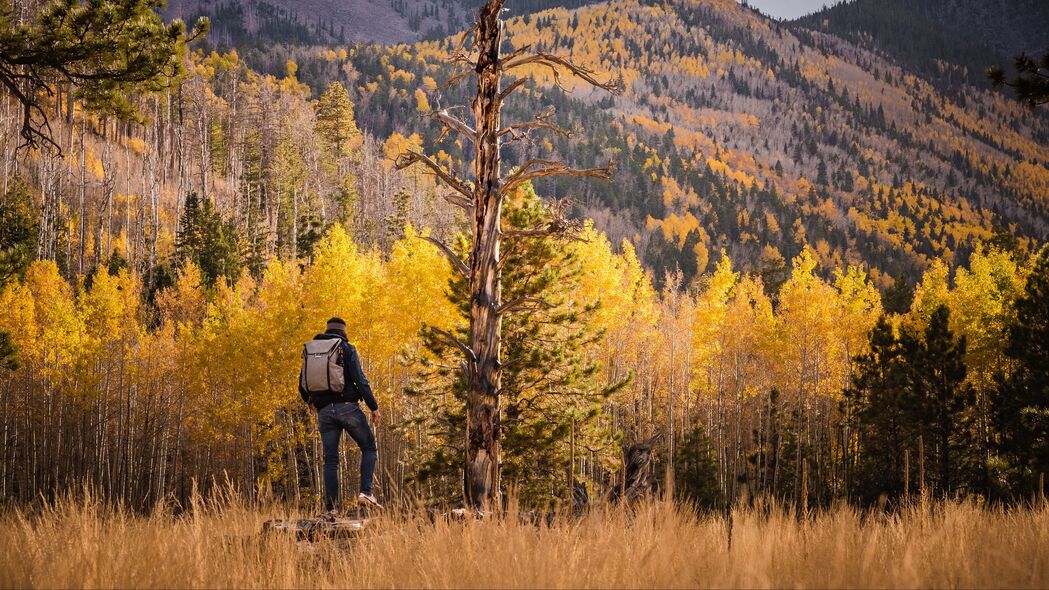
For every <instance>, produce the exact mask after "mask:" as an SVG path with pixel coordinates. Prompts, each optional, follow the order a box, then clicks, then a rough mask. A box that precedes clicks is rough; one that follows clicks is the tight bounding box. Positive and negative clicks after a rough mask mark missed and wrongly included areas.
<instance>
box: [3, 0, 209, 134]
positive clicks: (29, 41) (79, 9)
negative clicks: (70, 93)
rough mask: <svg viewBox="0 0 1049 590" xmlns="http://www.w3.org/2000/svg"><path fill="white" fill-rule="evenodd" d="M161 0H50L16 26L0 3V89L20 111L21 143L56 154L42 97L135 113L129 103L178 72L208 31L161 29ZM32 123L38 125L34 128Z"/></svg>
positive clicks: (202, 27) (178, 24)
mask: <svg viewBox="0 0 1049 590" xmlns="http://www.w3.org/2000/svg"><path fill="white" fill-rule="evenodd" d="M163 5H164V2H163V0H93V1H92V2H82V1H81V0H54V1H52V2H50V3H48V4H46V5H45V7H44V8H43V9H42V10H41V11H40V12H39V13H38V14H37V15H36V18H35V19H33V21H32V22H28V23H21V24H18V23H16V22H15V19H14V17H13V15H12V13H11V6H10V3H9V2H6V1H5V2H3V3H0V66H2V67H0V85H3V86H4V87H5V88H7V90H9V91H10V92H11V94H13V95H14V97H15V98H16V99H17V100H18V101H19V103H21V105H22V127H21V136H22V139H23V140H24V141H25V142H26V143H28V144H30V145H36V144H38V143H41V142H42V143H44V144H46V145H49V146H52V147H55V148H57V147H58V146H57V144H55V142H54V141H53V140H52V139H51V128H50V126H49V124H48V116H47V109H46V108H45V104H46V103H45V102H44V101H45V96H51V95H52V94H53V90H52V88H53V86H54V85H56V84H65V85H70V86H72V87H74V88H75V89H76V95H77V97H78V98H79V99H80V100H81V101H83V103H84V104H85V105H86V106H88V107H89V108H93V109H96V110H101V111H104V112H107V113H113V114H116V115H119V116H132V115H135V114H136V110H135V107H134V106H133V105H132V102H131V96H132V95H133V94H134V93H135V91H136V90H139V89H143V88H150V87H158V86H160V85H163V84H165V83H166V82H167V81H168V80H170V79H171V78H173V77H175V76H177V75H179V74H180V73H181V72H182V62H181V58H182V54H183V52H184V51H185V44H186V42H187V41H189V40H192V39H194V38H196V37H198V36H200V35H203V34H204V33H205V32H206V31H207V29H208V21H207V19H206V18H202V19H201V20H200V21H198V22H197V24H196V26H195V27H194V29H193V31H192V32H191V33H190V35H189V36H188V37H187V34H186V26H185V24H184V23H183V22H182V21H181V20H176V21H173V22H171V23H169V24H165V23H164V21H163V20H162V19H161V18H160V15H159V14H158V12H157V10H158V9H160V8H162V7H163ZM34 118H36V119H38V120H37V122H34Z"/></svg>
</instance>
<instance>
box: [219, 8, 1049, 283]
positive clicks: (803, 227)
mask: <svg viewBox="0 0 1049 590" xmlns="http://www.w3.org/2000/svg"><path fill="white" fill-rule="evenodd" d="M940 4H943V6H940ZM963 4H964V3H934V2H933V3H919V4H918V5H916V6H915V7H912V8H911V9H907V10H912V9H913V10H915V11H919V12H920V13H921V19H919V18H918V16H916V17H915V19H913V22H914V23H923V22H928V21H929V19H932V18H934V17H935V18H937V19H938V20H937V22H939V21H943V20H946V21H949V22H953V23H956V24H955V25H953V26H954V28H951V27H950V26H946V25H945V27H944V28H942V29H936V30H937V31H941V33H942V31H954V30H955V29H957V30H958V31H959V32H958V34H957V35H954V34H953V33H951V34H950V39H948V38H947V36H942V37H936V36H930V35H924V36H923V35H917V34H909V33H900V34H899V35H895V34H894V35H891V36H889V35H881V34H875V33H870V34H867V33H863V34H861V33H856V34H853V33H851V32H850V31H851V30H852V29H850V28H849V27H852V28H855V27H859V26H861V25H862V26H863V27H867V28H868V29H870V28H871V27H890V25H889V24H885V22H884V19H885V18H888V17H884V15H885V14H893V15H896V16H893V17H892V18H896V19H899V18H900V17H899V16H898V15H900V14H909V13H908V12H907V11H906V10H902V9H901V10H900V11H895V12H894V11H891V10H888V9H886V10H885V11H883V12H879V11H878V9H877V7H873V6H872V7H865V5H863V3H849V4H847V5H842V6H837V7H835V8H834V9H832V10H831V11H830V12H828V13H826V15H825V16H826V17H827V18H825V19H822V20H821V21H819V22H816V21H814V20H813V19H808V20H802V21H799V22H798V23H795V24H777V23H774V22H771V21H769V20H767V19H765V18H764V17H762V16H760V15H758V14H756V13H754V12H751V11H749V10H747V9H745V8H741V7H739V6H737V5H736V4H735V3H734V2H728V1H724V2H669V3H665V4H659V5H646V3H642V2H635V1H631V0H623V1H617V2H612V3H607V4H600V5H596V6H586V7H583V8H580V9H578V10H575V11H568V10H564V9H556V10H553V11H551V12H544V13H540V14H538V15H535V16H531V15H528V16H523V17H520V18H514V19H511V20H510V21H509V23H510V24H509V26H510V39H511V43H512V44H513V45H514V46H515V47H519V46H523V45H527V44H535V46H536V47H538V48H541V49H543V50H547V51H551V52H554V53H558V54H562V55H565V56H570V57H572V58H573V59H575V60H577V61H581V62H582V63H584V64H586V65H588V66H590V67H591V68H593V69H595V70H596V71H598V72H604V73H607V74H608V75H610V76H622V77H623V79H624V81H626V82H627V92H626V94H625V95H624V96H622V97H620V98H617V99H615V100H613V99H610V98H600V97H597V96H593V97H589V96H588V95H586V94H575V95H565V94H564V93H562V92H561V91H560V90H559V89H556V88H554V87H553V85H552V84H548V86H549V88H547V90H548V92H546V93H545V97H544V98H543V99H542V101H530V100H527V99H526V100H523V101H520V102H519V103H515V104H511V105H510V108H511V114H517V115H519V116H526V115H525V114H526V113H530V112H533V111H534V110H535V109H536V108H540V109H541V108H545V107H547V106H550V107H556V109H557V111H558V114H557V120H558V122H560V123H561V124H562V125H565V126H567V127H569V128H574V129H576V130H579V131H582V130H585V132H580V133H575V134H574V136H572V137H558V136H552V137H549V138H546V139H545V141H547V142H549V144H548V145H550V146H551V147H552V148H553V149H554V151H555V152H557V153H559V154H560V155H562V156H565V157H567V159H569V160H571V161H574V162H576V163H578V164H580V165H593V164H594V163H596V162H601V161H603V160H605V159H607V158H612V159H613V160H614V161H615V163H616V165H617V169H618V170H617V174H616V178H615V182H614V183H613V184H611V185H607V186H601V185H595V184H594V183H589V182H580V181H575V180H566V181H560V182H559V183H557V184H554V183H546V184H540V185H539V187H538V188H539V189H540V192H541V193H543V194H545V195H546V196H548V197H572V198H573V199H575V200H576V201H577V202H578V203H579V206H578V208H577V214H579V215H580V216H583V217H589V218H593V219H595V220H597V222H598V225H599V227H601V228H602V229H604V230H606V231H608V232H609V233H610V235H612V236H613V237H614V238H615V239H617V240H618V239H620V238H630V239H631V240H632V241H633V242H634V243H635V245H636V246H637V247H638V250H639V252H640V253H641V256H642V259H643V260H644V261H645V262H646V264H648V265H649V266H651V267H652V268H654V269H655V270H656V272H657V274H662V272H663V270H664V269H672V268H675V267H677V268H681V269H682V270H684V272H685V274H686V281H691V280H692V279H693V278H694V277H695V276H698V275H700V274H702V272H703V271H704V270H706V269H707V268H708V267H709V265H710V262H711V260H712V258H713V257H712V254H713V253H716V252H718V251H720V250H721V249H722V248H726V249H727V250H728V251H729V254H730V256H732V257H733V259H734V260H735V261H736V262H737V263H738V264H740V265H741V266H742V267H743V268H747V269H760V270H762V271H764V272H766V273H768V274H769V275H770V276H779V277H782V275H783V270H784V268H785V262H784V261H786V260H789V259H790V258H791V257H792V256H794V255H796V254H797V253H798V252H799V251H800V249H801V247H802V245H804V244H806V243H808V244H812V245H814V246H815V247H816V248H817V250H818V252H819V254H820V258H821V262H823V263H825V264H827V265H828V266H833V265H835V264H840V263H842V262H863V263H865V264H869V265H870V266H871V267H872V274H873V275H874V276H875V280H876V282H877V283H878V284H879V285H880V286H882V287H885V286H887V285H888V284H889V283H890V280H891V277H892V276H895V275H901V274H902V275H905V276H907V277H909V278H911V279H912V280H913V279H914V278H915V277H917V275H918V274H919V273H920V272H921V271H922V269H924V268H925V267H927V265H928V263H929V261H930V260H931V259H932V258H935V257H946V258H948V259H957V261H959V262H964V261H965V259H966V257H967V255H968V253H969V252H971V250H972V248H973V246H974V244H975V243H976V241H978V240H983V241H987V240H990V239H992V238H993V236H994V232H995V231H996V228H997V229H998V230H1000V233H1001V232H1009V233H1015V234H1016V235H1018V236H1019V237H1020V239H1021V240H1026V239H1030V238H1035V239H1040V238H1041V237H1043V236H1044V235H1045V232H1046V229H1047V227H1046V216H1045V215H1046V213H1045V211H1046V209H1045V205H1046V204H1045V203H1044V200H1043V199H1042V195H1044V194H1045V190H1046V188H1047V187H1046V183H1047V178H1049V173H1047V170H1046V165H1047V161H1049V155H1047V153H1049V152H1047V148H1046V147H1045V146H1046V144H1047V139H1049V121H1047V118H1046V116H1045V115H1044V114H1041V113H1032V112H1029V111H1025V110H1024V109H1022V108H1020V107H1018V106H1017V105H1015V104H1013V103H1012V102H1011V101H1008V100H1007V99H1005V98H1004V97H1002V96H1001V95H1000V94H999V93H997V92H994V91H991V90H990V89H988V88H987V85H986V84H985V83H984V80H983V74H982V70H981V69H980V67H979V66H978V64H980V63H985V64H989V63H994V62H995V61H996V60H1004V59H1006V58H1003V57H1002V55H1003V53H1004V52H1007V51H1010V50H1012V49H1013V48H1014V46H1015V45H1016V43H1017V42H1015V41H1013V42H1009V43H999V45H998V46H997V47H999V48H1000V49H995V50H990V49H987V45H986V44H984V45H980V44H979V40H980V39H984V38H986V39H992V40H993V39H997V38H999V37H996V36H995V35H996V34H997V33H1002V34H1003V35H1005V32H1006V31H1007V30H1009V29H1008V25H1009V23H1013V24H1016V23H1014V22H1013V20H1009V19H1008V18H1005V17H1003V18H1001V19H999V20H997V21H996V20H992V19H985V21H986V22H987V23H989V24H987V28H986V29H977V28H975V25H973V24H972V23H973V22H974V19H975V18H977V17H975V16H973V15H978V14H983V12H982V11H984V8H981V9H979V10H977V9H975V8H973V9H971V10H970V9H969V8H968V7H966V6H965V5H963ZM222 6H227V7H228V6H233V4H230V5H222ZM236 6H239V5H236ZM369 6H371V5H369ZM1014 8H1015V7H1014ZM1019 8H1023V7H1019ZM1028 8H1030V10H1031V11H1032V12H1033V13H1034V14H1035V15H1037V11H1038V10H1041V9H1040V8H1038V7H1028ZM987 10H990V9H987ZM322 13H323V14H328V12H322ZM992 13H993V14H1001V13H1006V14H1015V12H1009V11H1005V10H1004V9H1003V11H1002V12H1000V13H996V12H993V11H990V12H988V14H992ZM878 15H882V16H881V17H879V16H878ZM949 15H954V16H953V20H952V19H951V18H947V16H949ZM961 15H968V16H966V17H965V18H963V17H962V16H961ZM831 17H833V18H831ZM879 18H882V20H879ZM922 19H925V20H922ZM1033 20H1035V21H1037V18H1034V19H1033ZM233 21H234V22H236V19H233ZM219 22H220V24H219V25H218V27H219V28H220V29H221V26H222V25H221V22H222V19H219ZM333 22H334V21H333ZM996 23H997V24H996ZM915 26H919V25H917V24H916V25H915ZM1017 26H1019V25H1017ZM333 27H334V25H331V24H329V25H324V26H322V27H321V29H323V30H324V31H329V32H330V31H334V28H333ZM828 27H829V28H828ZM966 27H968V28H966ZM890 28H891V27H890ZM383 30H389V29H386V28H384V29H383ZM863 30H864V31H866V30H867V29H863ZM872 30H873V29H872ZM894 30H895V29H894ZM825 31H829V32H833V33H837V34H840V35H842V37H838V36H834V35H830V34H827V32H825ZM982 31H986V33H984V34H981V32H982ZM322 32H323V31H322ZM938 34H940V33H938ZM864 35H866V36H864ZM942 35H948V33H942ZM314 37H316V36H314ZM336 37H341V34H337V35H336ZM1006 37H1007V38H1009V39H1014V38H1015V37H1014V36H1013V35H1006ZM216 38H218V39H220V40H221V39H222V34H221V32H220V33H219V34H218V37H216ZM1025 38H1027V39H1031V40H1030V41H1027V42H1026V43H1028V44H1031V43H1037V42H1038V40H1039V36H1038V35H1037V34H1035V33H1030V34H1028V35H1026V37H1025ZM309 39H312V41H309V42H317V41H318V39H326V40H327V41H332V39H333V38H332V37H331V35H328V36H327V37H325V36H324V35H321V36H320V37H319V38H311V37H309V36H307V37H304V38H303V39H300V40H298V41H295V40H286V41H287V42H292V44H289V45H281V44H278V45H272V44H270V45H266V46H262V47H259V46H253V45H252V43H250V42H249V43H247V44H246V45H245V46H244V47H242V48H241V51H240V53H241V59H242V60H243V61H244V63H245V64H246V65H248V66H250V67H251V68H253V69H255V70H258V71H261V72H264V73H269V74H275V75H277V76H280V75H282V74H283V73H284V71H285V66H286V63H285V62H286V61H287V60H288V59H291V60H293V61H295V63H296V66H297V68H298V70H299V71H300V75H299V78H301V79H302V80H303V82H304V83H305V84H307V85H309V87H310V90H311V94H312V96H314V97H315V96H318V95H319V94H320V93H321V92H323V91H324V89H325V88H326V87H327V84H328V83H329V82H331V81H336V80H337V81H340V82H341V83H342V84H343V85H344V86H345V87H346V88H347V90H348V92H349V94H350V99H351V100H352V101H353V103H354V104H355V107H356V110H355V112H356V116H357V123H358V125H359V126H360V128H361V129H362V130H364V131H365V132H366V133H369V134H370V135H372V136H374V137H375V138H376V139H377V140H378V141H380V142H381V141H385V139H386V138H388V137H390V136H391V134H393V133H395V132H396V133H399V134H401V135H403V136H406V137H410V136H412V134H413V133H418V134H419V136H420V138H421V139H423V140H432V139H435V138H436V134H437V132H438V130H437V129H436V128H435V127H432V126H428V125H427V124H426V123H425V121H424V120H423V119H422V118H421V117H418V116H416V115H417V114H418V113H419V112H420V110H419V107H420V105H423V106H425V107H429V106H434V105H444V104H452V103H458V102H461V99H462V98H463V96H462V94H461V92H460V89H457V88H456V89H439V88H438V86H439V85H440V84H442V83H443V81H444V80H445V79H447V77H448V76H449V71H448V69H447V68H446V66H445V65H444V60H445V58H446V57H447V56H448V54H449V52H450V50H451V47H452V45H451V44H452V43H453V41H452V39H451V38H449V39H448V40H444V41H436V42H427V43H423V44H420V45H414V46H394V47H381V46H373V45H356V46H351V47H348V48H346V47H344V46H341V45H339V44H338V43H335V45H334V48H328V47H323V48H314V47H315V46H311V45H309V43H307V45H302V44H301V43H303V42H304V40H309ZM872 39H873V40H872ZM914 39H921V40H922V41H921V42H922V43H923V45H922V48H921V51H917V50H912V48H910V47H909V46H907V47H902V46H898V43H897V42H903V40H914ZM955 41H957V42H955ZM907 42H912V41H907ZM913 42H915V43H917V42H918V41H913ZM894 43H897V44H896V45H894ZM894 47H895V49H894ZM985 51H987V52H988V53H986V54H985V53H983V52H985ZM937 52H940V53H937ZM930 55H942V56H943V58H941V59H939V60H935V64H934V65H930V63H932V62H930V61H929V60H931V59H932V58H931V57H930ZM954 60H956V61H954ZM951 72H956V74H957V75H954V74H951ZM945 87H950V88H953V90H951V91H949V92H946V93H945V92H943V89H944V88H945ZM420 93H421V94H422V95H423V96H424V98H425V100H426V102H425V104H424V103H422V102H420V100H419V94H420ZM219 95H220V96H221V93H220V94H219ZM441 148H442V149H443V150H444V152H445V153H446V154H448V156H449V158H450V161H452V162H453V163H456V164H459V163H461V162H462V161H463V159H464V158H465V157H467V155H468V154H466V153H464V151H463V149H462V147H461V146H458V145H455V144H454V143H452V141H451V140H450V139H446V140H445V142H444V143H443V144H442V145H441ZM512 149H513V150H514V151H513V153H514V155H515V156H517V157H518V158H522V159H523V158H525V157H526V156H528V155H529V149H530V148H528V147H525V146H515V147H514V148H512ZM522 161H523V160H522ZM219 173H220V174H221V171H219Z"/></svg>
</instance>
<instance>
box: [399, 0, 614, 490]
mask: <svg viewBox="0 0 1049 590" xmlns="http://www.w3.org/2000/svg"><path fill="white" fill-rule="evenodd" d="M504 2H505V0H489V1H488V2H487V3H486V4H485V5H484V6H483V7H482V8H481V12H480V16H479V17H478V20H477V24H476V25H474V28H473V29H471V31H470V32H469V33H468V34H467V36H464V37H463V44H462V45H463V46H465V41H466V39H467V38H468V37H469V35H470V34H472V35H473V43H472V49H473V51H475V52H476V56H474V55H473V54H471V55H467V54H466V51H465V50H464V47H460V51H459V52H458V54H457V55H456V56H455V58H454V61H455V62H456V63H465V64H467V65H468V66H469V68H470V69H468V70H466V71H463V72H460V73H458V74H457V75H456V76H455V77H454V78H453V80H452V81H453V82H455V81H458V80H462V79H465V78H466V77H468V76H470V75H473V76H476V78H477V93H476V95H475V97H474V100H473V103H472V104H471V107H472V109H473V114H474V120H475V125H476V129H473V128H470V126H469V125H467V124H466V123H465V122H463V121H460V120H458V119H456V118H455V117H454V116H452V115H451V114H449V112H448V111H447V110H439V111H434V112H432V113H431V116H432V117H433V118H434V119H436V120H437V121H438V122H439V123H441V124H442V125H444V126H445V127H447V129H448V130H451V131H455V132H457V133H459V134H460V135H463V136H465V137H466V138H467V139H469V140H470V141H471V142H472V143H473V146H474V154H475V155H474V166H473V173H474V182H473V186H470V184H468V183H466V182H464V181H463V180H460V179H459V178H457V177H456V176H455V174H454V173H453V172H451V171H449V170H447V169H445V168H443V167H442V166H441V165H440V164H438V163H437V162H435V161H434V160H433V159H432V158H429V157H428V156H425V155H424V154H422V153H421V152H416V151H409V152H408V153H406V154H402V156H401V158H399V159H398V163H397V167H398V168H406V167H408V166H411V165H412V164H415V163H422V164H425V165H426V166H427V167H429V168H430V169H431V170H432V171H433V172H434V174H436V175H437V176H438V177H439V178H440V179H441V180H442V181H443V182H444V183H445V184H446V185H448V186H450V187H451V188H453V189H455V191H456V193H458V194H456V195H452V196H451V197H446V198H447V199H448V200H449V201H450V202H451V203H453V204H455V205H458V206H460V207H462V208H463V209H466V210H467V211H468V212H469V213H471V214H472V215H473V246H472V250H471V254H470V261H469V265H467V264H465V263H463V261H462V260H460V259H459V258H458V256H457V255H456V254H455V252H454V251H453V250H452V249H451V248H449V247H447V246H446V245H444V244H441V243H440V242H439V241H437V240H435V239H432V238H427V239H429V240H430V241H431V242H433V243H435V244H436V245H437V246H438V247H439V248H440V250H441V251H442V252H443V253H444V254H445V255H446V256H447V257H448V258H449V259H450V260H451V262H452V264H453V267H455V269H456V270H457V271H458V272H459V273H461V274H462V275H463V276H465V277H467V278H469V281H470V329H469V342H467V343H463V342H459V341H458V340H455V338H454V337H453V336H452V335H450V334H447V333H443V336H444V337H445V338H446V339H448V340H451V341H452V342H453V343H454V344H455V346H456V347H457V348H458V349H459V350H460V351H461V352H462V353H463V355H464V356H465V357H466V358H465V360H464V363H463V369H464V373H465V377H466V382H467V393H468V395H467V424H466V466H465V469H464V474H463V475H464V480H463V491H464V495H465V499H466V502H467V503H468V504H469V505H470V506H472V507H474V508H482V507H484V506H489V507H494V508H498V507H500V506H501V500H502V498H501V491H500V487H499V483H500V482H499V453H500V408H499V392H500V387H501V369H502V359H501V331H502V316H503V315H505V314H507V313H512V312H513V311H515V310H517V309H519V308H520V307H522V306H523V304H526V303H532V304H534V303H535V302H524V301H511V302H508V303H505V304H504V303H503V302H502V285H501V274H502V272H501V266H500V249H501V244H502V240H503V238H504V233H503V232H502V230H501V228H500V221H501V216H502V205H503V199H504V198H505V197H506V194H507V193H508V192H509V191H511V190H512V189H513V188H514V187H516V186H519V185H521V184H523V183H525V182H529V181H531V180H534V179H537V178H542V177H545V176H554V175H571V176H589V177H594V178H605V179H607V178H608V177H609V175H610V174H611V169H610V165H609V166H606V167H604V168H593V169H580V170H576V169H572V168H568V167H567V166H565V165H563V164H562V163H560V162H553V161H550V160H540V159H532V160H528V161H527V162H525V163H523V164H522V165H521V166H519V167H518V168H517V170H516V171H515V172H513V173H512V174H510V175H509V176H507V177H506V178H503V177H502V176H501V175H500V172H501V171H500V164H501V154H500V148H501V138H502V137H503V136H509V137H511V138H514V139H521V138H527V134H528V131H530V130H534V129H553V130H558V131H560V132H562V133H565V132H564V130H559V129H558V128H557V126H556V125H554V124H553V123H552V122H551V121H550V115H549V114H540V115H537V116H536V118H535V119H534V120H533V121H530V122H527V123H518V124H514V125H509V126H507V127H500V124H501V123H500V115H501V110H502V103H503V100H505V99H506V98H507V97H508V96H509V94H511V93H512V92H513V91H515V90H517V89H518V88H520V87H522V86H523V84H524V82H525V81H526V80H527V78H528V76H527V75H522V76H520V77H515V78H511V81H510V82H509V84H508V85H507V87H506V89H505V90H503V89H502V87H501V86H502V76H503V74H504V73H508V72H510V71H512V70H514V69H516V68H519V67H522V66H527V65H530V64H537V65H543V66H547V67H549V68H551V69H553V70H554V71H558V70H561V69H566V70H568V71H569V72H571V73H572V74H573V75H575V76H578V77H580V78H582V79H583V80H585V81H587V82H588V83H590V84H592V85H594V86H597V87H599V88H603V89H606V90H610V91H612V92H616V91H618V90H619V89H620V85H619V83H618V82H610V83H601V82H598V81H597V80H596V79H595V78H594V77H593V75H592V72H590V71H589V70H587V69H585V68H581V67H579V66H576V65H574V64H572V63H570V62H568V61H567V60H564V59H563V58H559V57H557V56H554V55H550V54H547V53H543V52H532V53H530V52H529V51H530V49H531V47H530V46H526V47H522V48H519V49H517V50H515V51H514V52H513V53H511V54H508V55H506V56H503V55H501V54H500V46H501V44H502V40H503V24H502V20H501V19H500V13H501V12H502V8H503V4H504ZM568 227H569V225H568V223H567V222H566V221H565V220H564V219H558V220H556V221H555V222H552V223H550V224H549V225H548V226H547V227H543V228H535V229H533V230H528V231H518V232H513V233H514V234H515V235H514V236H513V237H518V238H542V237H544V236H549V235H555V234H558V233H564V232H565V231H566V229H567V228H568ZM507 235H508V236H509V234H507Z"/></svg>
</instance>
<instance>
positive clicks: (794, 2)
mask: <svg viewBox="0 0 1049 590" xmlns="http://www.w3.org/2000/svg"><path fill="white" fill-rule="evenodd" d="M835 2H836V0H749V1H748V2H747V3H748V4H750V5H751V6H753V7H754V8H757V9H758V10H760V11H761V12H764V13H765V14H767V15H769V16H773V17H776V18H797V17H799V16H804V15H806V14H809V13H810V12H815V11H817V10H819V9H820V8H823V6H824V5H825V4H826V5H828V6H829V5H832V4H834V3H835Z"/></svg>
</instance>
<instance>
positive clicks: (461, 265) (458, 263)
mask: <svg viewBox="0 0 1049 590" xmlns="http://www.w3.org/2000/svg"><path fill="white" fill-rule="evenodd" d="M423 239H424V240H426V241H427V242H430V243H431V244H433V245H434V246H437V249H438V250H440V251H441V254H444V257H445V258H447V259H448V262H451V263H452V268H454V269H455V271H456V272H458V273H459V274H460V275H462V276H464V277H468V276H470V269H469V267H467V266H466V263H465V262H463V261H462V260H461V259H460V258H459V256H457V255H456V254H455V251H454V250H452V249H451V248H449V247H448V245H447V244H445V243H444V242H442V241H441V240H438V239H437V238H434V237H431V236H425V237H423Z"/></svg>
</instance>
